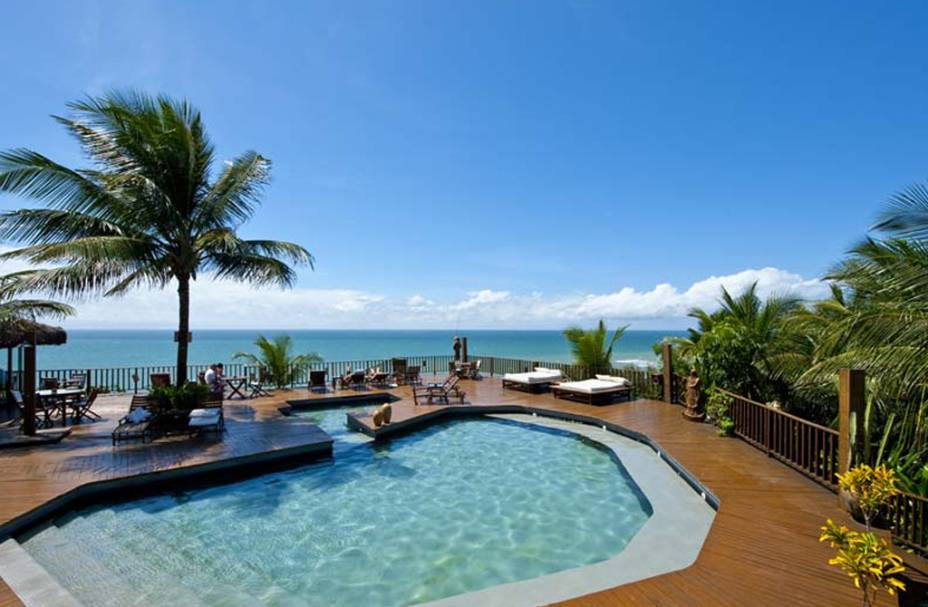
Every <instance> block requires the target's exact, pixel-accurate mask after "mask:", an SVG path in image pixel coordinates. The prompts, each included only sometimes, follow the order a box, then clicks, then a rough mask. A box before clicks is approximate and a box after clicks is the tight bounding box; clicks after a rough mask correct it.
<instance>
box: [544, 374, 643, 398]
mask: <svg viewBox="0 0 928 607" xmlns="http://www.w3.org/2000/svg"><path fill="white" fill-rule="evenodd" d="M551 393H552V394H554V398H563V399H570V400H577V401H580V402H584V403H587V404H589V405H598V404H605V403H611V402H612V401H613V399H614V398H615V397H616V396H620V395H625V396H627V397H628V398H629V399H630V398H631V393H632V385H631V382H630V381H628V380H627V379H625V378H623V377H611V376H608V375H598V376H597V377H596V379H585V380H583V381H570V382H562V383H560V384H557V385H554V386H551Z"/></svg>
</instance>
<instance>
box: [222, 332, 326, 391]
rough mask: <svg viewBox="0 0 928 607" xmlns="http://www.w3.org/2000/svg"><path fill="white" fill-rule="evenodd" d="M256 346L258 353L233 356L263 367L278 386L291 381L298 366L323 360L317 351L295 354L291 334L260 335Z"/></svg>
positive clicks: (241, 353) (240, 353) (243, 353)
mask: <svg viewBox="0 0 928 607" xmlns="http://www.w3.org/2000/svg"><path fill="white" fill-rule="evenodd" d="M255 346H257V348H258V354H252V353H250V352H238V353H237V354H235V356H234V357H233V358H235V360H244V361H246V362H247V363H248V364H250V365H255V366H258V367H263V368H264V369H266V370H267V372H268V375H269V376H270V380H271V381H272V382H274V384H275V385H276V386H277V387H278V388H280V387H283V386H286V385H288V384H289V383H290V382H291V380H292V379H293V374H294V372H295V371H296V368H298V367H303V366H306V365H309V364H312V363H316V362H322V357H321V356H319V354H317V353H315V352H312V353H310V354H297V355H294V354H293V353H292V352H291V350H292V349H293V339H292V338H291V337H290V336H289V335H278V336H277V337H275V338H274V339H272V340H271V339H268V338H266V337H265V336H263V335H259V336H258V338H257V339H256V340H255Z"/></svg>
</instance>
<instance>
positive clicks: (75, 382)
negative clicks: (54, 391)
mask: <svg viewBox="0 0 928 607" xmlns="http://www.w3.org/2000/svg"><path fill="white" fill-rule="evenodd" d="M86 379H87V378H86V376H85V375H84V374H83V373H72V374H71V377H69V378H68V379H66V380H64V384H63V385H62V387H63V388H81V389H84V388H86V387H87V383H86Z"/></svg>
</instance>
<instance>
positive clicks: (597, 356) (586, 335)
mask: <svg viewBox="0 0 928 607" xmlns="http://www.w3.org/2000/svg"><path fill="white" fill-rule="evenodd" d="M627 328H628V326H627V325H626V326H624V327H619V328H618V329H616V330H615V332H614V333H613V334H612V337H611V338H610V337H609V332H608V331H607V330H606V323H605V322H604V321H602V320H600V321H599V324H598V325H597V326H596V328H595V329H589V330H585V329H582V328H580V327H568V328H567V329H565V330H564V337H565V338H567V341H568V342H569V343H570V349H571V352H572V353H573V356H574V362H576V364H577V365H579V366H581V367H588V368H590V369H594V370H598V369H611V368H612V349H613V348H614V347H615V345H616V344H617V343H618V341H619V340H620V339H622V335H623V334H624V333H625V329H627Z"/></svg>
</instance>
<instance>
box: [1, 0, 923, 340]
mask: <svg viewBox="0 0 928 607" xmlns="http://www.w3.org/2000/svg"><path fill="white" fill-rule="evenodd" d="M756 4H757V3H744V2H687V3H680V2H646V3H639V2H633V3H632V2H559V3H542V2H533V3H524V2H517V3H505V2H456V3H452V2H418V3H414V2H387V1H383V2H351V3H341V2H326V3H319V2H317V3H304V2H282V1H277V2H268V3H255V2H249V3H244V2H202V1H201V2H163V1H162V2H139V1H134V2H125V3H116V2H61V3H48V2H32V3H28V4H27V3H16V5H15V6H10V7H7V8H6V9H5V18H4V20H3V25H2V26H0V28H2V30H0V31H2V35H0V49H2V50H3V55H4V56H5V57H7V58H8V60H7V61H6V63H5V69H4V85H5V86H4V88H5V90H6V94H4V95H2V96H0V109H2V114H3V115H4V116H5V117H6V118H5V120H4V121H3V126H2V127H0V148H9V147H16V146H25V147H30V148H33V149H36V150H38V151H41V152H43V153H45V154H47V155H49V156H51V157H53V158H55V159H57V160H60V161H63V162H65V163H68V164H75V165H77V164H80V162H81V161H82V159H81V158H80V156H79V155H78V151H77V149H76V146H75V145H74V143H73V142H72V141H70V140H69V139H68V138H67V136H66V135H65V134H64V133H63V132H62V130H61V129H60V128H59V127H58V126H56V125H55V124H54V123H53V122H52V121H51V120H50V119H49V117H48V115H49V114H53V113H62V112H64V111H65V110H64V104H65V103H66V102H67V101H69V100H73V99H75V98H77V97H79V96H81V95H82V94H84V93H90V94H93V93H99V92H102V91H105V90H107V89H111V88H125V87H134V88H140V89H143V90H146V91H151V92H165V93H169V94H171V95H175V96H179V97H187V98H189V99H190V100H191V101H193V102H194V103H195V104H196V105H197V106H198V107H199V108H200V109H201V110H202V112H203V114H204V117H205V119H206V121H207V125H208V128H209V130H210V133H211V135H212V137H213V139H214V140H215V142H216V144H217V146H218V150H219V152H220V155H221V156H226V157H229V156H233V155H235V154H238V153H239V152H241V151H244V150H246V149H255V150H258V151H259V152H261V153H262V154H264V155H266V156H268V157H270V158H271V159H272V160H273V161H274V170H273V183H272V185H271V186H270V187H269V189H268V191H267V195H266V201H265V205H264V207H263V209H262V210H261V211H260V213H259V215H258V216H257V217H256V218H255V219H254V220H253V221H252V222H250V223H249V224H247V225H246V226H245V227H244V228H243V229H242V231H243V233H244V234H245V235H248V236H268V237H274V238H281V239H288V240H294V241H297V242H299V243H301V244H303V245H305V246H306V247H308V248H309V249H310V250H311V251H312V252H313V253H314V254H315V255H316V257H317V260H318V266H317V270H316V271H315V272H310V271H308V270H307V271H304V272H302V273H301V276H300V280H299V285H298V289H297V290H296V291H295V292H293V293H290V294H279V293H274V294H267V296H266V298H265V299H266V301H262V302H258V303H256V302H255V299H261V298H255V297H253V296H252V295H250V294H249V292H248V291H247V290H243V289H242V288H240V287H237V286H234V285H226V286H222V287H217V288H216V289H201V291H202V292H203V295H201V296H200V297H201V303H200V306H201V307H200V308H196V307H195V309H194V324H195V325H198V326H217V327H223V326H254V324H255V322H260V323H265V324H273V325H280V326H291V325H292V326H302V327H311V326H321V327H327V326H331V327H368V326H369V327H384V326H397V327H405V326H408V327H430V326H436V327H438V326H441V327H454V326H456V325H464V326H468V327H474V328H480V327H548V326H551V327H561V326H562V325H563V324H565V323H566V322H570V321H578V322H581V323H588V322H592V321H593V320H594V319H595V317H598V316H606V317H607V318H610V319H614V320H617V321H631V322H632V323H633V325H634V326H638V327H642V328H647V327H661V328H664V327H667V328H670V327H678V326H682V325H685V324H686V322H685V320H683V312H684V311H685V309H686V308H687V307H688V306H689V305H694V304H695V305H711V303H712V300H713V299H714V293H715V291H717V288H718V285H719V284H726V285H729V286H732V287H733V288H738V287H739V286H740V285H743V284H746V283H747V282H750V281H751V280H753V279H755V278H759V279H760V280H761V283H762V285H764V287H765V288H766V289H767V290H768V291H777V290H779V291H783V290H791V291H794V292H798V293H801V294H804V295H808V296H814V295H816V294H818V293H820V292H821V285H818V284H817V283H816V282H815V279H816V278H817V277H819V276H821V275H822V274H823V272H825V271H826V270H827V269H828V268H829V267H830V265H831V264H832V263H834V261H836V260H837V259H838V258H839V257H840V255H841V254H842V253H843V252H844V251H845V250H846V249H847V248H848V247H849V246H850V245H851V244H852V243H853V242H855V241H856V240H857V239H859V238H861V237H862V236H863V235H864V233H865V232H866V229H867V228H868V226H869V225H870V224H871V223H872V220H873V217H874V215H875V213H876V212H877V210H878V209H879V206H880V204H881V203H882V202H883V201H884V200H885V199H886V197H887V196H888V195H890V194H891V193H892V192H893V191H895V190H897V189H899V188H901V187H903V186H905V185H907V184H909V183H911V182H914V181H918V180H921V179H923V178H924V176H925V174H926V159H925V152H924V151H923V148H924V145H923V141H925V139H926V130H928V120H926V113H928V103H926V101H928V99H926V97H928V78H926V68H928V52H926V51H928V48H926V46H928V43H926V42H925V41H926V40H928V35H926V33H928V32H926V29H928V5H925V4H924V3H920V2H899V3H893V4H891V5H886V4H879V5H877V4H873V3H863V2H852V3H846V2H834V3H831V2H818V3H806V2H778V3H770V4H769V5H767V6H760V5H756ZM22 204H23V203H22V201H18V200H13V199H10V198H0V206H2V207H4V208H10V207H15V206H19V205H22ZM765 269H766V270H765ZM217 294H221V295H222V296H223V297H226V298H231V299H232V300H234V301H235V304H236V305H229V306H226V307H223V308H222V309H218V308H217V307H216V306H218V305H219V302H218V301H215V300H214V299H211V298H216V297H218V295H217ZM170 295H171V294H170V293H168V294H164V295H155V296H152V297H143V296H142V295H141V294H140V295H139V296H138V297H137V299H135V300H133V299H131V298H130V299H129V300H128V303H127V302H125V301H124V302H120V303H119V304H118V305H117V304H112V303H100V302H90V303H87V304H85V305H83V306H82V307H81V311H82V314H81V316H79V317H78V318H77V319H75V320H74V321H72V322H71V326H102V325H108V326H112V324H113V323H114V322H116V323H117V324H120V325H123V326H170V324H171V323H172V322H173V317H174V312H173V310H171V309H170V302H171V297H170ZM262 297H263V296H262ZM149 300H152V301H154V303H151V306H152V307H151V309H147V310H146V313H145V314H139V313H138V309H137V307H136V306H137V305H143V303H142V302H145V301H149ZM262 305H263V306H264V307H261V306H262ZM256 306H257V307H256ZM275 306H276V307H275ZM162 308H167V309H166V310H162ZM127 310H131V313H129V312H127ZM114 319H115V320H114Z"/></svg>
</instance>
